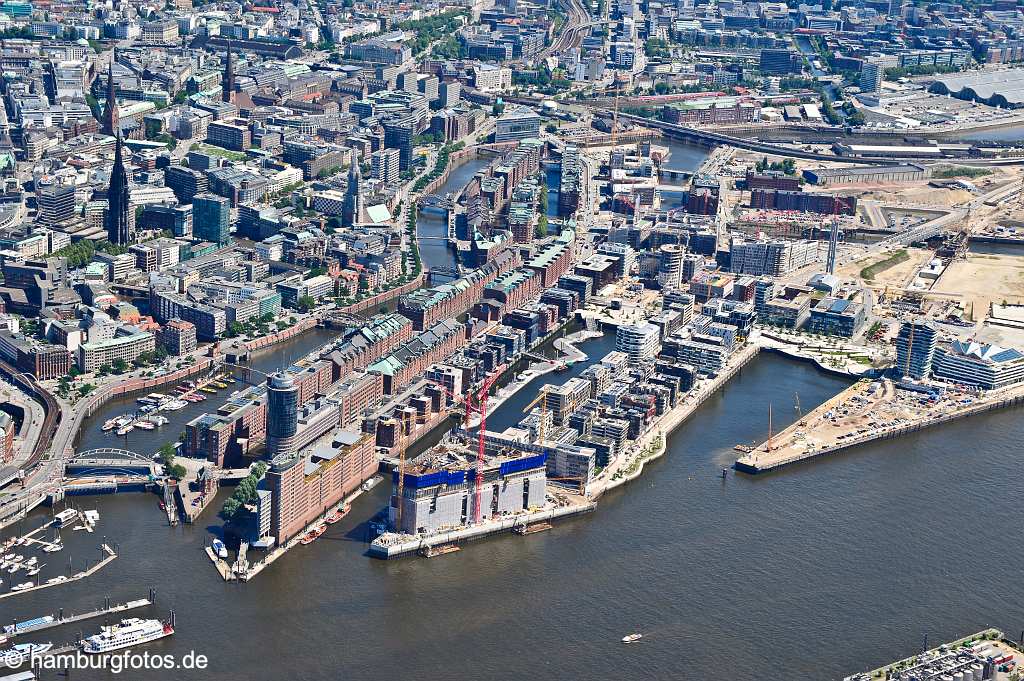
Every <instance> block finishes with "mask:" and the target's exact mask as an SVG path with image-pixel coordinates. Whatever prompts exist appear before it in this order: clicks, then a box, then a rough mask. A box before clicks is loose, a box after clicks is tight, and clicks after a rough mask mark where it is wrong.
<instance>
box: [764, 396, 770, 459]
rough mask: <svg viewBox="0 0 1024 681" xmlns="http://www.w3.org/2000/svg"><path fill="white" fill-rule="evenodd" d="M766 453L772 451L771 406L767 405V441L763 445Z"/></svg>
mask: <svg viewBox="0 0 1024 681" xmlns="http://www.w3.org/2000/svg"><path fill="white" fill-rule="evenodd" d="M764 450H765V451H766V452H771V451H772V404H771V402H769V403H768V441H767V442H765V444H764Z"/></svg>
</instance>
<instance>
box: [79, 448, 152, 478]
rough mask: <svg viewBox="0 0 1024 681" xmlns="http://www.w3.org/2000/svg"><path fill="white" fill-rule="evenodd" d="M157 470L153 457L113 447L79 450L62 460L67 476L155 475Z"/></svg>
mask: <svg viewBox="0 0 1024 681" xmlns="http://www.w3.org/2000/svg"><path fill="white" fill-rule="evenodd" d="M159 472H160V471H159V470H158V465H157V463H156V462H155V461H154V460H153V459H150V458H147V457H145V456H142V455H141V454H136V453H135V452H130V451H128V450H127V449H117V448H114V447H102V448H100V449H90V450H87V451H84V452H79V453H77V454H75V455H74V456H72V457H70V458H68V459H67V460H66V461H65V462H64V474H65V476H67V477H96V476H104V475H110V476H128V477H135V476H140V475H143V476H150V477H156V476H157V475H158V474H159Z"/></svg>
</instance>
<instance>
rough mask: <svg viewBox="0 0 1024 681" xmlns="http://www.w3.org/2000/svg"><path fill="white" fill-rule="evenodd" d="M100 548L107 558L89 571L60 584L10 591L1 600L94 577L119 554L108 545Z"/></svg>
mask: <svg viewBox="0 0 1024 681" xmlns="http://www.w3.org/2000/svg"><path fill="white" fill-rule="evenodd" d="M100 548H101V550H102V551H103V553H105V554H106V556H105V557H104V558H103V559H102V560H100V562H98V563H96V564H95V565H93V566H92V567H91V568H89V569H88V570H85V571H83V572H76V573H75V574H74V575H72V576H71V577H68V578H66V579H64V580H63V581H60V582H46V583H44V584H37V585H36V586H33V587H29V588H28V589H22V590H21V591H8V592H7V593H3V594H0V599H4V598H10V597H11V596H20V595H21V594H27V593H32V592H33V591H40V590H42V589H46V588H49V587H51V586H60V585H61V584H70V583H71V582H77V581H78V580H80V579H85V578H86V577H88V576H90V575H92V574H94V573H96V572H99V571H100V570H102V569H103V568H104V567H105V566H106V565H107V564H108V563H110V562H111V561H112V560H114V559H115V558H117V554H116V553H114V549H112V548H110V547H109V546H107V545H106V544H103V545H102V546H101V547H100Z"/></svg>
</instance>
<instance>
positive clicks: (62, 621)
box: [4, 590, 154, 638]
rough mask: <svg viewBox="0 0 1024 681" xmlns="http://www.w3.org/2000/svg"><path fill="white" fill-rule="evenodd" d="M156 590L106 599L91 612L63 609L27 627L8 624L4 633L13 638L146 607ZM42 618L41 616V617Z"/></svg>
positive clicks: (151, 600)
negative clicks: (123, 600) (129, 597)
mask: <svg viewBox="0 0 1024 681" xmlns="http://www.w3.org/2000/svg"><path fill="white" fill-rule="evenodd" d="M153 598H154V591H153V590H150V592H149V598H139V599H137V600H134V601H128V602H127V603H119V604H116V605H115V604H111V603H110V599H109V598H107V599H105V602H104V605H103V607H102V608H97V609H96V610H91V611H89V612H83V613H79V614H77V615H65V614H64V611H63V610H61V611H60V612H59V613H58V614H57V615H55V616H53V621H51V622H40V623H39V624H31V625H28V626H25V627H18V626H17V625H8V626H7V627H6V628H5V630H4V633H5V634H6V635H7V636H10V637H11V638H14V637H15V636H23V635H25V634H32V633H35V632H37V631H45V630H47V629H53V628H54V627H62V626H64V625H66V624H73V623H74V622H84V621H85V620H90V619H94V618H96V617H102V616H104V615H113V614H115V613H119V612H128V611H129V610H135V609H137V608H144V607H146V606H148V605H153ZM39 619H41V618H39Z"/></svg>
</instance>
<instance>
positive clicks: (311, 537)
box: [299, 525, 327, 546]
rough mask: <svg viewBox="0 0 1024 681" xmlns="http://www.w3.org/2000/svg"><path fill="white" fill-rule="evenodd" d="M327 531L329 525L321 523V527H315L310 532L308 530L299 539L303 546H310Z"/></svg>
mask: <svg viewBox="0 0 1024 681" xmlns="http://www.w3.org/2000/svg"><path fill="white" fill-rule="evenodd" d="M326 531H327V526H326V525H320V526H319V527H315V528H313V529H312V530H310V531H309V532H307V533H306V536H305V537H303V538H302V539H301V540H300V541H299V543H300V544H302V545H303V546H309V545H310V544H312V543H313V542H315V541H316V540H317V539H319V538H320V536H321V535H323V533H324V532H326Z"/></svg>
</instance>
